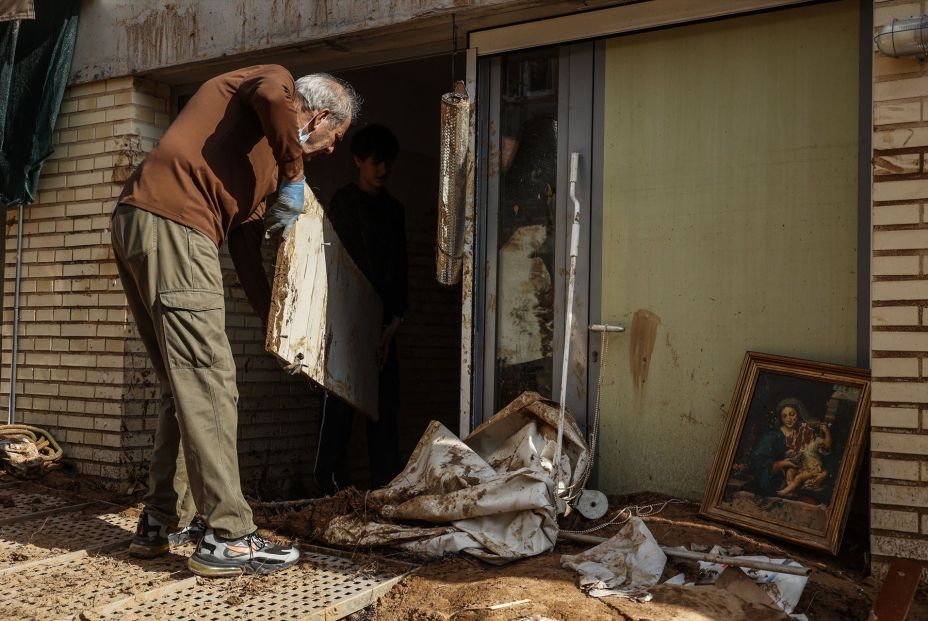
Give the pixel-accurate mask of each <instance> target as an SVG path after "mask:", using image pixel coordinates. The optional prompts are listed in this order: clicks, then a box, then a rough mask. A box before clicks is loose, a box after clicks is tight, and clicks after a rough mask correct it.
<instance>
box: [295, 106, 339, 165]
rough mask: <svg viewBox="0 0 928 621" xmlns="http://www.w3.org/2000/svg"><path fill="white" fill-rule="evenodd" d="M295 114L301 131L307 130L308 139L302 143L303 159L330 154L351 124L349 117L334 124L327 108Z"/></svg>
mask: <svg viewBox="0 0 928 621" xmlns="http://www.w3.org/2000/svg"><path fill="white" fill-rule="evenodd" d="M297 116H298V119H299V122H300V128H302V131H304V132H309V139H308V140H307V141H306V142H304V143H303V159H304V160H311V159H313V158H314V157H316V156H317V155H331V154H332V152H333V151H335V145H337V144H338V143H339V142H340V141H341V139H342V138H344V137H345V132H347V131H348V127H350V126H351V119H350V118H348V119H345V120H344V121H343V122H342V123H341V124H340V125H336V124H335V123H334V122H333V121H332V115H331V112H330V111H329V110H327V109H326V110H304V111H302V112H301V113H300V114H299V115H297Z"/></svg>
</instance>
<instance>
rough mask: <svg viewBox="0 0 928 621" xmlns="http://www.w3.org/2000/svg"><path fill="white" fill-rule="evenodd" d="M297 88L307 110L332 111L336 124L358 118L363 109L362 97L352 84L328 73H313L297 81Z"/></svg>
mask: <svg viewBox="0 0 928 621" xmlns="http://www.w3.org/2000/svg"><path fill="white" fill-rule="evenodd" d="M296 90H297V92H298V93H299V94H300V97H302V99H303V107H304V108H306V109H307V110H324V109H326V108H328V109H329V110H331V112H332V116H331V119H332V121H333V122H334V123H336V124H341V123H343V122H345V120H346V119H352V120H353V119H356V118H358V112H359V111H360V110H361V97H360V96H359V95H358V93H357V91H355V90H354V87H352V86H351V85H350V84H348V83H347V82H345V81H344V80H340V79H338V78H336V77H335V76H331V75H329V74H328V73H311V74H309V75H304V76H303V77H302V78H300V79H299V80H297V81H296Z"/></svg>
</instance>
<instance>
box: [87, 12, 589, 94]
mask: <svg viewBox="0 0 928 621" xmlns="http://www.w3.org/2000/svg"><path fill="white" fill-rule="evenodd" d="M542 4H554V2H537V1H535V2H528V1H527V0H389V1H384V2H373V1H367V2H360V1H356V0H315V1H313V0H174V1H173V2H162V1H161V0H136V1H132V2H130V1H128V0H84V2H83V3H82V5H81V16H80V26H79V30H78V39H77V47H76V49H75V54H74V61H73V63H72V70H71V73H72V81H74V82H84V81H89V80H97V79H100V78H104V77H110V76H118V75H126V74H130V73H143V72H147V71H152V70H154V69H159V68H163V67H169V66H174V65H180V64H185V63H193V62H197V61H204V60H210V59H216V58H219V57H222V56H234V55H236V54H244V53H248V52H254V51H258V50H265V49H270V48H276V47H282V46H289V45H293V44H306V43H312V42H315V41H319V40H321V39H330V38H335V37H339V36H341V35H346V34H351V33H357V32H360V31H365V30H371V29H377V28H382V27H387V26H395V25H404V27H408V26H410V22H415V21H422V20H426V19H429V18H436V17H439V16H442V15H445V14H447V15H450V13H452V12H454V13H456V14H457V15H458V17H466V16H467V15H469V14H486V13H487V12H490V11H494V12H495V11H497V10H500V9H507V8H519V7H529V6H535V7H537V6H538V5H542ZM585 4H588V3H584V5H585ZM577 8H584V7H583V6H580V7H577ZM442 36H444V32H442ZM405 43H406V42H405V41H397V42H396V46H397V47H401V46H402V45H404V44H405ZM339 45H341V44H340V43H338V42H336V41H333V42H332V46H335V47H337V46H339Z"/></svg>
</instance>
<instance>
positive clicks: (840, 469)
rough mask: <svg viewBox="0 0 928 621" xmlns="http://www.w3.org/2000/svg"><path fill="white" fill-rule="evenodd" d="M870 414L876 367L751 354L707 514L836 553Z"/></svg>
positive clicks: (708, 493)
mask: <svg viewBox="0 0 928 621" xmlns="http://www.w3.org/2000/svg"><path fill="white" fill-rule="evenodd" d="M869 413H870V372H869V371H868V370H866V369H857V368H854V367H847V366H842V365H836V364H828V363H823V362H814V361H811V360H802V359H798V358H787V357H784V356H775V355H772V354H763V353H759V352H747V354H745V357H744V362H743V363H742V365H741V372H740V374H739V376H738V383H737V385H736V387H735V392H734V395H733V397H732V400H731V406H730V411H729V416H728V421H727V423H726V425H725V431H724V432H723V434H722V439H721V442H720V443H719V448H718V451H717V452H716V456H715V462H714V464H713V466H712V469H711V470H710V472H709V478H708V482H707V484H706V490H705V494H704V496H703V501H702V505H701V507H700V513H701V514H702V515H704V516H706V517H708V518H711V519H714V520H717V521H720V522H726V523H728V524H732V525H734V526H738V527H741V528H744V529H747V530H751V531H754V532H758V533H761V534H764V535H768V536H770V537H777V538H781V539H784V540H786V541H790V542H792V543H796V544H799V545H803V546H808V547H810V548H817V549H820V550H827V551H828V552H830V553H831V554H837V552H838V548H839V547H840V545H841V537H842V535H843V533H844V526H845V523H846V522H847V514H848V509H849V507H850V499H851V496H852V494H853V489H854V483H855V480H856V476H857V469H858V467H859V466H860V460H861V452H862V449H863V446H864V444H865V439H866V431H867V424H868V419H869Z"/></svg>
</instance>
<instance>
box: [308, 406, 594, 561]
mask: <svg viewBox="0 0 928 621" xmlns="http://www.w3.org/2000/svg"><path fill="white" fill-rule="evenodd" d="M557 416H558V411H557V404H555V403H553V402H551V401H547V400H544V399H542V398H541V397H540V396H539V395H537V394H535V393H523V394H522V395H521V396H520V397H519V398H517V399H516V400H515V401H513V402H512V403H511V404H509V405H508V406H506V408H504V409H503V410H502V411H500V412H499V413H498V414H496V415H495V416H494V417H493V418H491V419H490V420H488V421H487V422H485V423H484V424H483V425H481V426H480V427H478V428H477V429H476V430H475V431H474V432H473V433H472V434H471V435H470V436H469V437H468V438H467V440H466V441H462V440H460V439H459V438H458V437H457V436H456V435H454V434H453V433H452V432H451V431H449V430H448V429H447V428H446V427H445V426H444V425H442V424H441V423H439V422H437V421H432V423H431V424H430V425H429V427H428V429H427V430H426V432H425V433H424V434H423V436H422V438H421V439H420V440H419V444H418V445H417V446H416V448H415V450H414V451H413V454H412V456H411V457H410V458H409V462H408V463H407V464H406V467H405V468H404V469H403V471H402V472H401V473H400V474H399V475H398V476H397V477H396V478H395V479H393V481H391V482H390V484H389V485H388V486H387V487H385V488H383V489H379V490H375V491H373V492H371V493H370V494H369V496H368V505H369V506H370V507H373V508H374V509H372V514H371V515H368V516H359V515H344V516H339V517H337V518H335V519H334V520H332V521H331V522H330V523H329V525H328V527H327V528H326V530H325V532H324V533H323V539H324V540H325V541H326V542H327V543H330V544H335V545H354V546H356V545H365V546H378V545H395V546H400V547H402V548H405V549H407V550H410V551H413V552H416V553H419V554H423V555H425V556H432V557H438V556H443V555H445V554H449V553H452V552H466V553H468V554H471V555H473V556H476V557H477V558H480V559H482V560H484V561H487V562H490V563H505V562H508V561H512V560H515V559H519V558H525V557H528V556H534V555H537V554H541V553H543V552H547V551H549V550H551V549H552V548H553V547H554V542H555V541H556V539H557V534H558V527H557V515H556V509H555V495H554V483H553V481H554V467H553V463H552V461H553V456H554V452H555V451H554V449H555V443H556V438H557V427H556V425H557ZM588 459H589V452H588V450H587V447H586V443H585V442H584V441H583V438H582V436H581V435H580V431H579V429H578V428H577V426H576V424H575V423H574V420H573V418H572V417H570V416H568V417H567V418H566V419H565V430H564V449H563V452H562V473H563V474H562V476H563V477H564V478H565V479H566V480H567V481H569V482H570V483H571V484H574V483H576V482H577V481H579V477H580V476H581V475H582V473H583V471H584V469H585V468H586V465H587V463H588ZM403 521H412V522H416V523H418V524H415V525H411V524H403V523H402V522H403ZM422 522H428V523H431V524H434V525H435V526H434V527H423V526H421V525H419V524H421V523H422Z"/></svg>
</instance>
